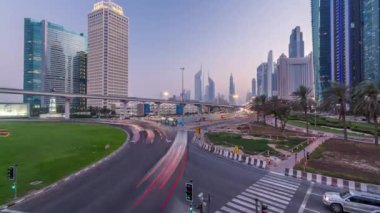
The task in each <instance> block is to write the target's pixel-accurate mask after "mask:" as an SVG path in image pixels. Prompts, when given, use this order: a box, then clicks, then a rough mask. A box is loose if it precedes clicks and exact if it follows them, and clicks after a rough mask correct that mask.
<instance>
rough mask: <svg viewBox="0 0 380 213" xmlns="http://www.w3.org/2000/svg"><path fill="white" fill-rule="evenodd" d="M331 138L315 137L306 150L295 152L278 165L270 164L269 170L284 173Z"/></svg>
mask: <svg viewBox="0 0 380 213" xmlns="http://www.w3.org/2000/svg"><path fill="white" fill-rule="evenodd" d="M328 139H330V137H321V138H317V139H315V140H314V141H313V142H311V143H310V144H309V145H308V146H307V147H306V148H305V149H304V150H302V151H300V152H298V153H294V154H293V155H291V156H290V157H288V158H287V159H286V160H283V161H281V163H279V164H277V165H269V166H268V167H269V170H271V171H275V172H280V173H284V171H285V169H287V168H293V167H294V166H295V165H296V164H297V163H298V162H300V161H301V160H302V159H303V158H305V157H306V153H312V152H314V151H315V149H317V148H318V147H319V146H320V145H321V144H322V143H324V142H325V141H326V140H328Z"/></svg>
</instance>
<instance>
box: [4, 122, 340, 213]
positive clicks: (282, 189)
mask: <svg viewBox="0 0 380 213" xmlns="http://www.w3.org/2000/svg"><path fill="white" fill-rule="evenodd" d="M238 121H239V120H237V119H232V120H230V121H224V122H226V123H228V122H231V123H236V122H238ZM215 124H218V125H220V124H221V123H220V122H217V123H215ZM215 124H210V125H205V126H204V127H203V128H207V127H208V126H212V125H215ZM119 126H120V127H121V128H123V129H125V130H126V131H128V132H129V134H130V135H131V141H130V142H129V144H128V145H127V146H126V147H125V148H124V149H123V150H122V151H121V152H119V153H118V154H117V155H116V156H115V157H114V158H112V159H110V160H109V161H106V162H104V163H103V164H101V165H99V166H98V167H96V168H94V169H92V170H89V171H88V172H86V173H84V174H83V175H79V176H77V177H74V178H72V179H71V180H69V181H68V182H65V183H64V184H62V185H59V186H57V187H56V188H54V189H52V190H50V191H47V192H46V193H41V194H39V195H37V196H35V197H34V198H32V199H29V200H26V201H24V202H21V203H20V204H17V205H15V206H13V207H12V208H11V209H12V210H16V211H22V212H57V213H60V212H62V213H66V212H91V213H93V212H138V213H140V212H141V213H145V212H146V213H150V212H173V213H174V212H189V205H190V203H189V202H187V201H186V200H185V183H186V182H189V181H191V182H192V183H193V185H194V194H193V199H194V201H193V203H192V205H193V208H194V209H195V208H196V207H197V206H198V205H199V204H200V201H199V199H198V194H199V193H203V195H204V197H205V198H206V199H207V198H208V197H210V203H209V204H210V205H209V206H208V208H209V210H210V212H228V213H238V212H255V208H256V205H255V198H257V199H259V200H260V201H261V202H263V203H264V204H266V205H268V206H269V212H279V213H282V212H286V213H297V212H311V213H313V212H314V213H318V212H329V210H328V209H327V208H325V207H324V206H323V204H322V201H321V199H322V197H321V196H322V194H323V193H324V192H326V191H339V190H338V189H336V188H332V187H326V186H323V185H318V184H311V183H310V182H307V181H301V180H297V179H294V178H290V177H284V176H282V175H278V174H274V173H270V172H269V171H267V170H263V169H258V168H254V167H252V166H247V165H245V164H243V163H239V162H234V161H231V160H228V159H225V158H223V157H220V156H217V155H214V154H211V153H209V152H206V151H204V150H202V149H200V148H198V147H197V146H196V145H194V144H192V143H191V139H192V137H193V133H191V132H187V131H185V130H178V129H176V128H167V127H162V126H159V125H155V124H151V123H145V122H138V121H133V123H129V124H128V125H119ZM177 130H178V131H177ZM136 134H137V135H136ZM132 141H133V142H132ZM259 206H260V205H259ZM259 206H258V207H259ZM6 211H7V210H6Z"/></svg>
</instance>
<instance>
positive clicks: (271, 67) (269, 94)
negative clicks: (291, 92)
mask: <svg viewBox="0 0 380 213" xmlns="http://www.w3.org/2000/svg"><path fill="white" fill-rule="evenodd" d="M267 63H268V69H267V73H266V80H267V85H266V88H265V91H266V95H267V97H268V98H270V97H272V73H273V72H274V62H273V52H272V50H271V51H269V53H268V62H267Z"/></svg>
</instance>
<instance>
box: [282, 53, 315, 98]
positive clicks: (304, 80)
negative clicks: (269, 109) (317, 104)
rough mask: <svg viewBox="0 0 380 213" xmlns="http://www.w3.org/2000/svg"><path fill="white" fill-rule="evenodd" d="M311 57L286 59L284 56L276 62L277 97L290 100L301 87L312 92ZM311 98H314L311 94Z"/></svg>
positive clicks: (312, 73)
mask: <svg viewBox="0 0 380 213" xmlns="http://www.w3.org/2000/svg"><path fill="white" fill-rule="evenodd" d="M312 61H313V59H312V55H311V54H310V55H308V56H307V57H303V58H287V57H286V56H285V55H284V54H282V55H281V56H280V58H279V59H278V60H277V64H278V73H277V88H278V97H279V98H281V99H286V100H292V99H293V97H292V93H293V92H294V91H296V90H297V88H299V87H300V86H301V85H303V86H306V87H308V88H311V89H312V90H313V88H314V85H313V78H314V72H313V63H312ZM311 96H314V93H313V92H312V94H311Z"/></svg>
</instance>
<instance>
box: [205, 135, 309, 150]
mask: <svg viewBox="0 0 380 213" xmlns="http://www.w3.org/2000/svg"><path fill="white" fill-rule="evenodd" d="M206 137H207V138H208V139H209V140H210V141H211V142H212V143H213V144H215V145H222V146H227V147H234V146H238V147H239V148H240V149H242V150H243V152H245V153H248V154H258V153H267V152H268V151H269V154H271V155H278V154H279V153H278V152H277V151H276V150H274V149H273V148H271V147H270V146H269V144H274V145H276V148H279V149H283V150H291V149H292V148H293V147H295V146H297V145H299V144H301V143H302V142H303V141H302V140H300V139H298V138H294V139H282V140H269V139H268V140H267V139H260V138H257V139H245V138H242V136H241V135H238V134H230V133H208V134H206Z"/></svg>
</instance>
